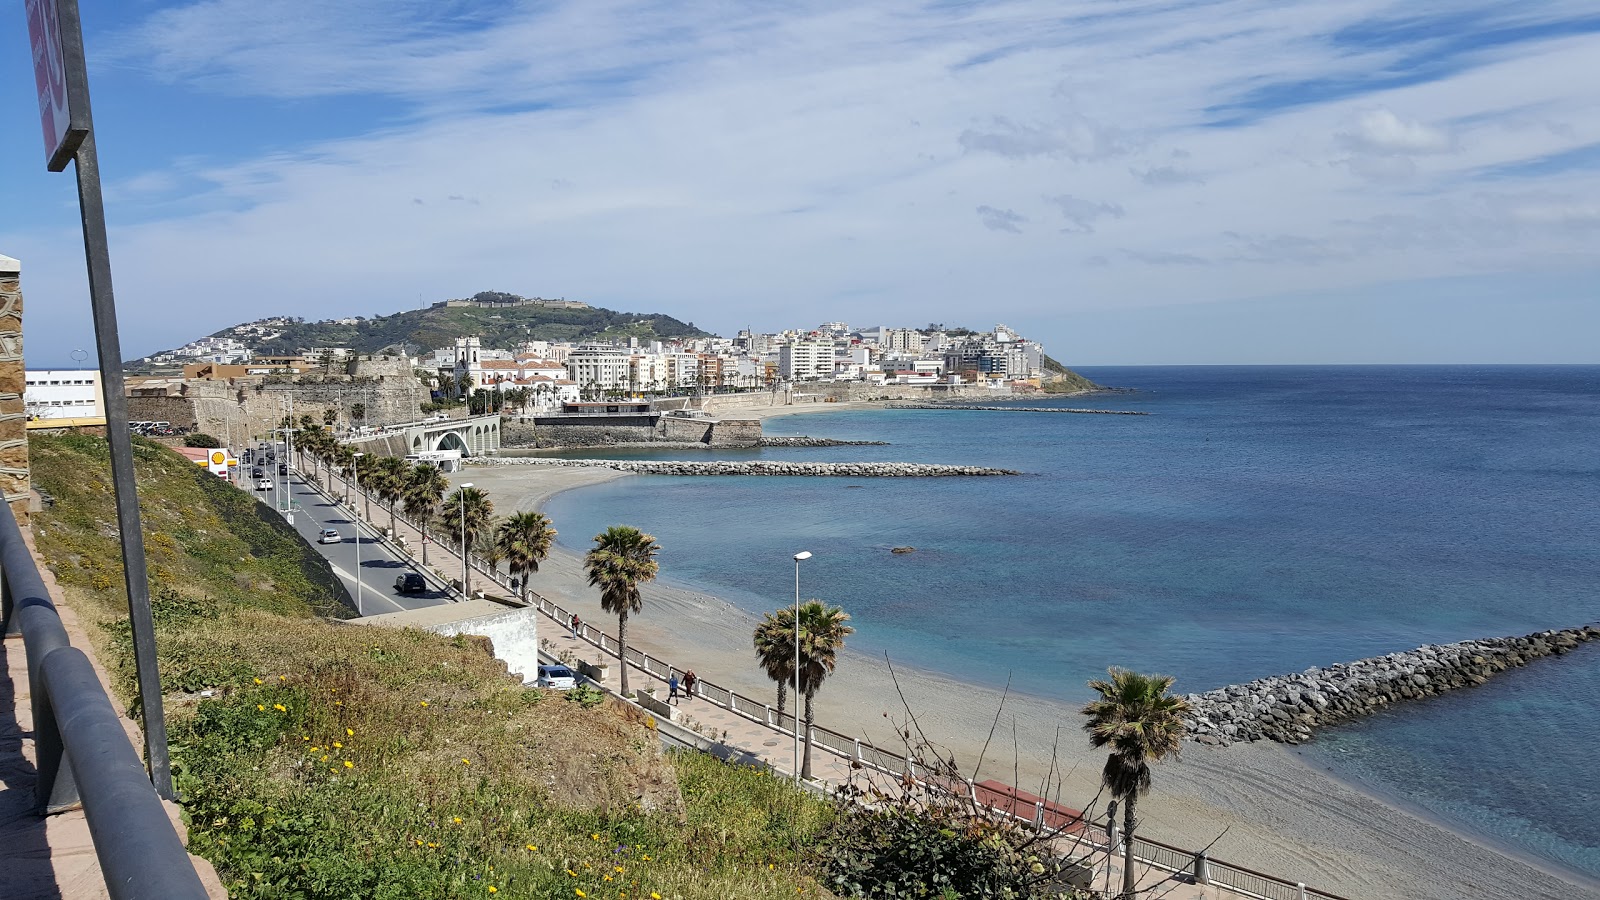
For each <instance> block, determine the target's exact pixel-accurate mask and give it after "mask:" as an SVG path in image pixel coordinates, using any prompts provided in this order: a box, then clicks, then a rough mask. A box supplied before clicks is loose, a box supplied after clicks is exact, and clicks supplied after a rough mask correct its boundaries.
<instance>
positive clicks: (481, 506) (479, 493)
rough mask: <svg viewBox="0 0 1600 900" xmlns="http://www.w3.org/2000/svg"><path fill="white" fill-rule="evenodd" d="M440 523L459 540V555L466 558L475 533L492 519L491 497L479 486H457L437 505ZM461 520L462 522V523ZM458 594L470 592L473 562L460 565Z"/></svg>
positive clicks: (485, 526)
mask: <svg viewBox="0 0 1600 900" xmlns="http://www.w3.org/2000/svg"><path fill="white" fill-rule="evenodd" d="M439 511H440V518H441V519H443V521H442V522H441V524H442V525H443V526H444V528H445V529H446V530H448V532H449V534H450V536H451V537H453V538H455V539H456V540H458V541H460V542H461V558H462V559H463V560H465V559H467V555H468V554H469V553H471V552H472V548H473V547H474V546H476V545H477V542H478V535H480V534H482V533H483V532H484V531H485V530H487V529H488V527H489V523H490V522H492V521H493V520H494V501H492V500H490V499H489V494H488V492H487V491H485V490H483V489H482V488H475V487H469V488H457V489H456V491H455V493H453V494H451V495H450V496H449V497H447V498H446V499H445V501H444V503H443V505H441V506H440V507H439ZM463 521H464V522H465V524H463ZM461 594H462V596H466V597H470V596H472V566H471V565H465V566H462V571H461Z"/></svg>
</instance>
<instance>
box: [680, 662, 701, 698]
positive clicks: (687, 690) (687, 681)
mask: <svg viewBox="0 0 1600 900" xmlns="http://www.w3.org/2000/svg"><path fill="white" fill-rule="evenodd" d="M699 683H700V679H699V678H696V677H695V674H694V670H693V669H690V670H689V671H687V672H685V673H683V695H684V696H685V697H688V698H689V699H690V700H693V699H694V689H695V686H696V685H698V684H699Z"/></svg>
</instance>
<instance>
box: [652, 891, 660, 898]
mask: <svg viewBox="0 0 1600 900" xmlns="http://www.w3.org/2000/svg"><path fill="white" fill-rule="evenodd" d="M650 900H661V895H660V894H658V893H656V892H655V891H651V892H650Z"/></svg>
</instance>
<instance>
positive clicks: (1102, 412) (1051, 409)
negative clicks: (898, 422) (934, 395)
mask: <svg viewBox="0 0 1600 900" xmlns="http://www.w3.org/2000/svg"><path fill="white" fill-rule="evenodd" d="M885 408H886V409H977V410H983V411H986V412H1042V413H1077V414H1079V415H1086V416H1148V415H1150V414H1149V413H1147V412H1144V411H1142V410H1134V409H1067V408H1065V407H1060V406H964V405H961V404H957V403H890V404H887V405H886V406H885Z"/></svg>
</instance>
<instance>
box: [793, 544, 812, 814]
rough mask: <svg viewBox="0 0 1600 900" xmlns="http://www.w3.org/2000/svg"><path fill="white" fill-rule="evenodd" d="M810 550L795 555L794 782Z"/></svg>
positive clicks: (797, 764) (797, 769)
mask: <svg viewBox="0 0 1600 900" xmlns="http://www.w3.org/2000/svg"><path fill="white" fill-rule="evenodd" d="M810 558H811V551H810V550H801V551H800V552H799V553H796V554H795V555H794V783H795V784H799V783H800V561H801V560H803V559H810ZM808 737H809V736H808Z"/></svg>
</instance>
